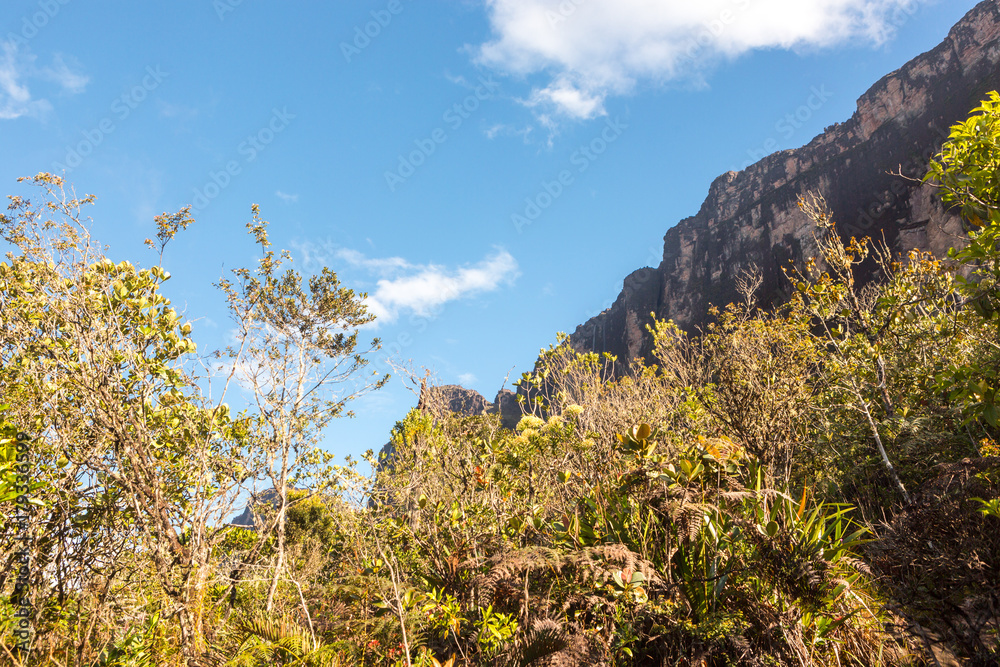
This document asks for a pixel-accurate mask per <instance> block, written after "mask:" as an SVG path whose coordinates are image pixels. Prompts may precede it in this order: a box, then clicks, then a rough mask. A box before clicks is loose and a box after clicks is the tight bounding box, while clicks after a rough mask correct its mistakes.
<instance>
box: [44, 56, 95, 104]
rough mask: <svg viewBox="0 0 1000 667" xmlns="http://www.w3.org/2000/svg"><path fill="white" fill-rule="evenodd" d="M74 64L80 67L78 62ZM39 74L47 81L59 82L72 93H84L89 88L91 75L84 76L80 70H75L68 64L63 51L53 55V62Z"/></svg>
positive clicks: (65, 89)
mask: <svg viewBox="0 0 1000 667" xmlns="http://www.w3.org/2000/svg"><path fill="white" fill-rule="evenodd" d="M74 65H75V66H76V68H77V69H79V65H78V64H77V63H74ZM39 76H41V77H42V78H43V79H46V80H47V81H52V82H53V83H56V84H59V86H60V87H61V88H62V89H63V91H64V92H66V93H69V94H70V95H77V94H79V93H82V92H83V91H84V90H86V89H87V84H88V83H90V77H89V76H84V75H83V74H80V73H79V72H74V71H73V69H71V68H70V67H69V65H67V64H66V60H65V57H64V56H63V55H62V54H61V53H57V54H55V55H54V56H53V57H52V64H51V65H50V66H48V67H43V68H41V69H40V70H39Z"/></svg>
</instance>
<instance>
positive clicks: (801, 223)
mask: <svg viewBox="0 0 1000 667" xmlns="http://www.w3.org/2000/svg"><path fill="white" fill-rule="evenodd" d="M997 88H1000V0H987V1H986V2H982V3H980V4H979V5H977V6H976V7H975V8H974V9H973V10H972V11H970V12H969V13H968V14H967V15H966V16H965V17H964V18H963V19H962V20H961V21H960V22H959V23H958V24H957V25H956V26H955V27H954V28H952V30H951V32H950V33H949V34H948V37H947V38H946V39H945V40H944V42H942V43H941V44H940V45H939V46H937V47H936V48H935V49H933V50H932V51H929V52H928V53H925V54H923V55H921V56H918V57H917V58H914V59H913V60H912V61H910V62H909V63H907V64H906V65H904V66H903V67H902V68H900V69H899V70H897V71H895V72H893V73H892V74H889V75H888V76H886V77H884V78H883V79H882V80H881V81H879V82H878V83H876V84H875V85H874V86H872V87H871V89H869V90H868V92H866V93H865V94H864V95H863V96H862V97H861V99H859V100H858V105H857V107H858V108H857V111H856V112H855V113H854V115H853V116H851V118H850V119H849V120H848V121H847V122H845V123H840V124H837V125H834V126H832V127H829V128H827V129H826V130H825V131H824V132H823V134H821V135H819V136H818V137H816V138H815V139H813V140H812V141H811V142H810V143H809V144H808V145H806V146H803V147H802V148H799V149H796V150H786V151H781V152H778V153H775V154H773V155H770V156H768V157H766V158H764V159H763V160H761V161H760V162H757V163H756V164H754V165H752V166H750V167H748V168H746V169H745V170H743V171H741V172H732V171H730V172H727V173H725V174H723V175H722V176H720V177H719V178H717V179H715V182H713V183H712V185H711V187H710V188H709V192H708V197H707V198H706V200H705V203H704V204H702V206H701V210H699V211H698V213H697V215H694V216H693V217H690V218H686V219H684V220H681V221H680V222H679V223H678V224H677V225H676V226H675V227H673V228H671V229H670V230H669V231H667V233H666V236H665V237H664V239H663V241H664V243H663V261H662V262H661V263H660V265H659V266H658V267H656V268H655V269H654V268H644V269H640V270H639V271H636V272H634V273H632V274H631V275H629V276H628V277H627V278H626V279H625V283H624V287H623V289H622V292H621V294H620V295H619V297H618V299H617V300H616V301H615V303H614V304H613V305H612V306H611V308H609V309H607V310H605V311H604V312H602V313H601V314H599V315H597V316H596V317H593V318H592V319H590V320H589V321H588V322H586V323H585V324H583V325H581V326H579V327H577V329H576V331H575V332H574V333H573V335H572V336H571V339H570V340H571V342H572V344H573V346H574V347H576V348H577V349H579V350H593V351H597V352H610V353H612V354H615V355H618V357H619V359H632V358H635V357H637V356H647V355H648V354H649V352H650V349H651V341H650V339H649V335H648V334H647V333H646V331H645V326H646V324H648V323H649V322H650V319H651V318H650V313H655V314H656V317H657V318H659V319H672V320H674V321H675V322H677V323H678V324H679V325H681V326H683V327H684V328H687V329H693V328H695V327H697V326H698V325H701V324H703V323H704V322H705V321H706V319H707V311H708V308H709V306H710V305H713V304H714V305H718V306H724V305H726V304H728V303H731V302H733V301H736V300H737V299H738V298H739V295H738V293H737V291H736V278H737V277H738V276H739V275H740V273H741V272H743V271H745V270H746V269H748V268H749V267H751V266H754V265H755V266H757V267H759V268H760V270H761V271H762V273H763V278H764V283H763V285H762V287H761V289H760V291H759V293H758V298H759V305H761V306H768V305H771V304H774V303H776V302H780V301H783V300H785V299H786V298H787V297H788V294H789V292H790V290H789V288H790V285H789V284H788V281H787V279H786V278H785V276H784V274H783V272H782V268H783V267H785V266H787V265H788V263H789V261H795V262H798V261H801V260H803V259H804V258H806V257H809V256H811V255H812V254H814V250H815V242H814V240H813V236H812V235H813V225H812V223H811V222H810V221H809V220H808V219H807V218H806V217H805V215H803V214H802V212H801V211H799V210H798V206H797V201H798V198H799V196H801V195H803V194H805V193H807V192H810V191H813V192H818V193H820V194H822V195H823V196H824V197H825V198H826V200H827V203H828V204H829V205H830V208H831V210H832V212H833V214H834V220H836V221H837V224H838V228H839V230H840V232H841V234H842V235H843V236H845V237H846V238H849V237H850V236H857V237H861V236H871V237H873V238H876V239H882V238H884V239H885V241H886V242H887V243H888V244H889V246H890V247H891V248H892V249H893V250H894V251H895V252H897V253H905V252H907V251H909V250H912V249H913V248H919V249H922V250H928V251H931V252H933V253H935V254H937V255H939V256H943V255H944V254H945V253H946V252H947V250H948V248H950V247H951V246H953V245H956V244H957V243H960V240H959V239H960V238H961V235H962V228H961V223H960V221H959V220H958V218H957V217H956V216H955V215H953V214H952V213H949V212H948V211H945V210H944V209H943V207H942V206H941V203H940V201H939V199H938V198H937V197H936V196H935V194H934V190H933V188H931V187H930V186H923V185H920V184H919V183H914V182H912V181H908V180H906V179H904V178H901V177H899V176H892V175H890V173H889V172H892V171H899V170H900V168H902V172H903V174H905V175H907V176H910V177H913V178H916V179H918V180H919V179H920V178H921V177H922V176H923V175H924V173H925V172H926V169H927V163H928V161H929V159H930V157H931V156H932V155H934V154H935V153H936V152H937V151H938V150H939V149H940V146H941V144H942V142H943V141H944V140H945V139H946V138H947V133H948V128H949V127H950V126H951V125H952V124H954V123H955V122H957V121H959V120H963V119H964V118H966V117H967V116H968V114H969V111H970V110H971V109H972V108H973V107H975V106H978V103H979V102H980V101H981V100H982V99H983V98H985V96H986V93H987V92H988V91H990V90H994V89H997ZM864 268H865V267H863V269H864ZM871 269H872V267H867V269H866V270H867V271H869V272H870V271H871ZM869 275H870V273H869Z"/></svg>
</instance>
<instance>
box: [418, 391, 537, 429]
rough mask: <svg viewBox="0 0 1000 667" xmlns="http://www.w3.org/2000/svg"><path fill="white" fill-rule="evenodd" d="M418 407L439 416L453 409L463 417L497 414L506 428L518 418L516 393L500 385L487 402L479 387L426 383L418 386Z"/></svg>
mask: <svg viewBox="0 0 1000 667" xmlns="http://www.w3.org/2000/svg"><path fill="white" fill-rule="evenodd" d="M417 407H418V408H419V409H421V410H429V411H430V412H432V413H434V414H437V415H441V416H444V415H447V414H452V413H453V414H458V415H463V416H466V417H469V416H473V415H487V414H489V415H495V414H498V415H500V417H501V421H502V422H503V425H504V426H506V427H507V428H513V427H514V426H516V425H517V422H518V420H520V419H521V408H520V406H519V405H518V404H517V395H516V394H515V393H514V392H512V391H509V390H507V389H501V390H500V391H499V392H498V393H497V396H496V398H495V399H494V400H493V402H492V403H490V402H489V401H487V400H486V399H485V398H484V397H483V395H482V394H480V393H479V392H478V391H475V390H473V389H466V388H465V387H462V386H461V385H457V384H448V385H442V386H438V387H427V386H425V387H423V388H421V391H420V400H419V402H418V403H417Z"/></svg>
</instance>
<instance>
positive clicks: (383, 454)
mask: <svg viewBox="0 0 1000 667" xmlns="http://www.w3.org/2000/svg"><path fill="white" fill-rule="evenodd" d="M417 409H418V410H425V411H427V412H430V413H431V414H433V415H435V416H437V417H446V416H448V415H451V414H457V415H461V416H463V417H472V416H475V415H500V423H501V425H502V426H503V427H504V428H508V429H512V430H513V428H514V427H515V426H517V422H519V421H520V420H521V406H520V405H519V404H518V402H517V394H515V393H514V392H512V391H510V390H508V389H501V390H500V391H499V392H497V397H496V398H495V399H494V401H493V402H492V403H490V402H489V401H487V400H486V399H485V398H484V397H483V395H482V394H480V393H479V392H478V391H476V390H474V389H466V388H465V387H463V386H461V385H457V384H447V385H441V386H427V385H426V384H425V385H423V386H422V387H421V388H420V398H419V400H418V401H417ZM394 451H395V450H394V448H393V445H392V442H387V443H386V444H385V445H383V446H382V449H380V450H379V455H378V460H379V461H380V462H385V461H388V460H390V459H391V458H392V455H393V453H394Z"/></svg>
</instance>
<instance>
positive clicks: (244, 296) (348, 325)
mask: <svg viewBox="0 0 1000 667" xmlns="http://www.w3.org/2000/svg"><path fill="white" fill-rule="evenodd" d="M267 224H268V223H267V222H266V221H264V220H262V219H261V218H260V211H259V209H258V207H257V206H256V205H254V206H253V219H252V220H251V222H250V223H248V224H247V229H248V230H249V233H250V234H251V235H252V236H253V237H254V239H255V241H256V242H257V244H258V245H259V246H260V249H261V253H262V256H261V258H260V260H259V263H258V266H257V268H256V269H254V270H250V269H246V268H243V269H237V270H235V271H234V272H233V273H234V279H233V280H229V279H223V280H221V281H219V283H218V287H219V288H220V289H221V290H222V292H223V293H224V294H225V296H226V300H227V302H228V304H229V310H230V313H231V316H232V318H233V320H234V321H235V322H236V324H237V336H236V337H237V341H236V343H235V344H234V345H232V346H230V348H229V349H228V350H227V352H228V356H229V363H230V366H229V367H230V368H232V369H234V370H235V372H236V373H238V375H239V378H240V381H241V382H242V383H243V385H244V387H245V388H246V389H247V390H248V391H249V392H250V393H251V394H252V400H253V402H254V404H255V407H256V410H257V418H256V420H255V424H256V426H257V429H256V440H257V444H258V446H259V447H260V448H261V451H262V452H264V453H265V454H266V459H267V461H268V463H267V473H266V474H267V476H268V477H269V479H270V480H271V482H272V484H273V486H274V489H275V491H276V492H277V496H276V499H275V501H276V505H277V507H276V514H275V517H274V519H273V522H272V526H271V528H273V530H274V531H275V537H276V548H277V555H276V559H277V560H276V562H275V564H274V569H273V572H272V575H271V582H270V587H269V589H268V594H267V610H268V611H271V609H272V607H273V605H274V598H275V594H276V592H277V589H278V584H279V582H280V581H281V578H282V573H283V571H284V559H285V526H286V521H287V512H288V506H289V490H290V489H291V488H293V487H294V486H295V485H297V484H298V483H299V482H301V481H304V480H307V479H308V477H309V475H310V472H309V471H310V469H311V468H313V469H314V468H315V466H317V465H322V464H325V463H328V461H329V458H328V457H326V456H324V455H323V453H322V452H321V451H320V450H318V449H317V448H316V445H317V443H318V442H319V438H320V435H321V432H322V430H323V428H324V427H325V426H326V425H327V424H329V423H330V421H331V420H332V419H334V418H336V417H341V416H353V413H352V412H350V411H347V410H346V406H347V403H348V402H349V401H351V400H353V399H355V398H358V397H359V396H361V395H363V394H364V393H366V392H368V391H372V390H374V389H378V388H380V387H382V386H383V385H384V384H385V383H386V382H387V381H388V375H385V376H379V374H378V373H377V372H372V374H371V375H368V376H367V379H364V378H360V376H361V374H362V371H363V370H364V369H365V368H366V367H367V365H368V361H369V360H368V358H367V356H366V355H368V354H370V353H372V352H375V351H377V350H378V349H379V348H380V343H379V340H378V339H374V340H373V341H372V342H371V344H370V345H369V346H368V347H367V348H366V349H364V350H359V349H358V335H359V332H358V330H359V329H360V328H361V327H363V326H365V325H367V324H370V323H371V322H372V321H374V319H375V316H374V315H372V314H371V313H369V312H368V310H367V308H366V307H365V304H364V300H365V298H366V296H367V295H365V294H356V293H355V292H354V291H353V290H350V289H348V288H346V287H343V286H342V285H341V283H340V280H339V279H338V278H337V274H336V273H334V272H333V271H331V270H330V269H328V268H326V267H324V268H323V270H322V271H321V272H320V273H319V274H318V275H315V276H312V277H310V278H309V279H308V280H307V281H305V282H303V278H302V276H301V274H299V273H298V272H297V271H294V270H292V269H286V270H285V271H284V272H282V271H281V268H282V265H283V264H284V263H285V262H290V261H291V256H290V255H289V254H288V253H287V251H286V252H282V253H280V254H276V253H275V252H274V251H273V250H271V242H270V241H269V240H268V235H267Z"/></svg>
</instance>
